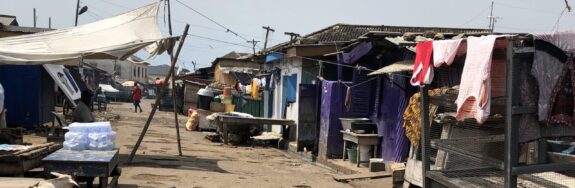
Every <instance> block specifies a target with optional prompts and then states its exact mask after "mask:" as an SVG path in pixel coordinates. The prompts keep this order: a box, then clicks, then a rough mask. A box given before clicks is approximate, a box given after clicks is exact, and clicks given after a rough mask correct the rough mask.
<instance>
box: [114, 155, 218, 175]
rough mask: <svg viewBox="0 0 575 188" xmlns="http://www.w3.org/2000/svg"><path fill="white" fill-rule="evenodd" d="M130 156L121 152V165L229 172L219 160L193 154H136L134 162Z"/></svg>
mask: <svg viewBox="0 0 575 188" xmlns="http://www.w3.org/2000/svg"><path fill="white" fill-rule="evenodd" d="M128 158H129V154H120V161H121V166H129V167H134V166H139V167H148V168H170V169H179V170H198V171H210V172H219V173H229V172H228V171H225V170H223V169H221V168H220V167H219V166H218V161H219V160H216V159H201V158H197V157H192V156H170V155H136V156H135V157H134V160H133V161H132V163H128Z"/></svg>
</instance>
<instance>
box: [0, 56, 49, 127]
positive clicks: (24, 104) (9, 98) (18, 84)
mask: <svg viewBox="0 0 575 188" xmlns="http://www.w3.org/2000/svg"><path fill="white" fill-rule="evenodd" d="M0 83H2V86H3V87H4V91H5V94H6V96H5V102H4V108H6V109H7V111H6V123H7V124H8V125H9V126H12V127H26V128H34V127H37V126H40V125H42V124H44V123H47V122H49V121H51V120H52V118H53V117H52V114H51V112H52V111H53V110H54V105H55V103H54V96H55V94H54V80H52V78H51V77H50V75H48V72H46V70H44V67H43V66H41V65H2V66H0Z"/></svg>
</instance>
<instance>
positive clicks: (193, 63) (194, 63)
mask: <svg viewBox="0 0 575 188" xmlns="http://www.w3.org/2000/svg"><path fill="white" fill-rule="evenodd" d="M192 65H193V66H194V72H196V61H192Z"/></svg>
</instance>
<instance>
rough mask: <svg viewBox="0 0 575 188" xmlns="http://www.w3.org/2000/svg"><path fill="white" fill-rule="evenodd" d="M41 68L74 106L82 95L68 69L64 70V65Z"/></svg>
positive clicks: (45, 65) (48, 65) (50, 65)
mask: <svg viewBox="0 0 575 188" xmlns="http://www.w3.org/2000/svg"><path fill="white" fill-rule="evenodd" d="M43 66H44V68H45V69H46V72H48V74H50V77H52V79H54V82H55V83H56V85H58V87H59V88H60V89H61V90H62V91H63V92H64V94H65V95H66V97H67V98H68V99H69V100H70V102H72V104H73V105H74V106H76V103H75V102H74V101H75V100H78V99H80V97H81V96H82V93H81V91H80V87H78V84H76V81H74V78H73V77H72V75H71V74H70V72H69V71H68V69H66V68H65V67H64V65H52V64H44V65H43Z"/></svg>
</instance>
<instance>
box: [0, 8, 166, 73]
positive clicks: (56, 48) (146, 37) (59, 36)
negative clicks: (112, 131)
mask: <svg viewBox="0 0 575 188" xmlns="http://www.w3.org/2000/svg"><path fill="white" fill-rule="evenodd" d="M159 6H160V3H159V2H158V3H153V4H150V5H147V6H144V7H141V8H138V9H136V10H133V11H130V12H127V13H124V14H121V15H119V16H116V17H112V18H108V19H103V20H100V21H97V22H93V23H89V24H86V25H81V26H78V27H73V28H66V29H59V30H53V31H47V32H41V33H35V34H31V35H22V36H15V37H6V38H0V64H17V65H31V64H61V65H78V64H79V62H80V60H81V59H121V60H124V59H126V58H128V57H130V56H131V55H133V54H134V53H136V52H137V51H139V50H141V49H144V48H145V49H146V51H148V52H149V53H150V55H151V56H154V55H158V54H160V53H162V52H163V51H164V50H165V49H166V48H165V47H166V44H167V43H168V41H167V40H166V39H163V38H162V34H161V32H160V29H159V27H158V23H157V14H158V9H159Z"/></svg>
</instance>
